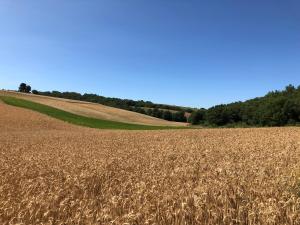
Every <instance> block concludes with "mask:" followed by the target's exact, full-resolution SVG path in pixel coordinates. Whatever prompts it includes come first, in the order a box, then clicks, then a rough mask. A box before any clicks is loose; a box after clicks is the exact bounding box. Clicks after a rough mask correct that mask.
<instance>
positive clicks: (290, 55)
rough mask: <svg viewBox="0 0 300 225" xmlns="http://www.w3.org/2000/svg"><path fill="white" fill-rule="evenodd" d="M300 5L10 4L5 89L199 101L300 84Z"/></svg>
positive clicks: (132, 0) (1, 43)
mask: <svg viewBox="0 0 300 225" xmlns="http://www.w3.org/2000/svg"><path fill="white" fill-rule="evenodd" d="M299 9H300V2H299V1H297V0H287V1H271V0H262V1H258V0H254V1H248V2H245V1H237V0H225V1H216V0H212V1H201V2H199V1H196V0H191V1H183V0H164V1H161V0H160V1H159V0H153V1H145V0H127V1H124V0H101V1H96V0H93V1H84V0H65V1H58V0H55V1H54V0H42V1H33V0H28V1H14V0H13V1H12V0H2V1H0V27H1V30H0V49H1V51H0V62H1V63H0V88H6V89H16V88H17V86H18V85H19V83H20V82H27V83H29V84H30V85H31V86H32V88H34V89H38V90H44V91H45V90H59V91H77V92H81V93H84V92H87V93H97V94H100V95H103V96H108V97H120V98H127V99H134V100H137V99H142V100H150V101H152V102H156V103H167V104H174V105H182V106H192V107H209V106H212V105H216V104H220V103H229V102H233V101H239V100H246V99H249V98H253V97H257V96H262V95H264V94H266V93H267V92H268V91H271V90H275V89H283V88H284V87H285V86H286V85H288V84H293V85H295V86H298V85H299V84H300V14H299Z"/></svg>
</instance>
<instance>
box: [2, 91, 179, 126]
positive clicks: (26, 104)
mask: <svg viewBox="0 0 300 225" xmlns="http://www.w3.org/2000/svg"><path fill="white" fill-rule="evenodd" d="M0 99H1V100H2V101H3V102H5V103H6V104H9V105H13V106H17V107H22V108H26V109H31V110H34V111H37V112H40V113H43V114H46V115H48V116H51V117H54V118H56V119H60V120H63V121H66V122H69V123H72V124H76V125H80V126H85V127H91V128H98V129H122V130H161V129H176V128H177V129H178V128H184V127H167V126H147V125H138V124H129V123H122V122H115V121H108V120H100V119H95V118H90V117H85V116H80V115H76V114H73V113H69V112H66V111H63V110H60V109H56V108H53V107H50V106H47V105H43V104H39V103H35V102H32V101H28V100H24V99H18V98H14V97H8V96H0Z"/></svg>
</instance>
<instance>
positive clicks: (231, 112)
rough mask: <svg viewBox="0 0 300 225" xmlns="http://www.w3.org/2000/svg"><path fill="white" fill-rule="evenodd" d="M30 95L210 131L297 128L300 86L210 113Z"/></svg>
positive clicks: (74, 96)
mask: <svg viewBox="0 0 300 225" xmlns="http://www.w3.org/2000/svg"><path fill="white" fill-rule="evenodd" d="M23 86H24V85H23ZM19 90H20V88H19ZM32 93H33V94H39V95H45V96H52V97H58V98H67V99H73V100H81V101H87V102H94V103H99V104H103V105H107V106H111V107H116V108H121V109H125V110H130V111H134V112H138V113H142V114H146V115H149V116H153V117H157V118H162V119H165V120H169V121H177V122H189V123H191V124H193V125H202V126H210V127H211V126H212V127H214V126H216V127H219V126H224V127H225V126H229V127H230V126H232V127H235V126H245V127H247V126H249V127H250V126H286V125H300V86H299V87H297V88H296V87H294V86H293V85H288V86H287V87H286V88H285V89H284V90H282V91H278V90H277V91H271V92H269V93H268V94H266V95H265V96H263V97H258V98H254V99H250V100H248V101H245V102H234V103H230V104H222V105H216V106H213V107H211V108H209V109H204V108H202V109H195V108H188V107H180V106H172V105H165V104H156V103H153V102H150V101H143V100H140V101H134V100H129V99H120V98H109V97H103V96H100V95H96V94H80V93H76V92H59V91H51V92H50V91H46V92H41V91H36V90H33V91H32Z"/></svg>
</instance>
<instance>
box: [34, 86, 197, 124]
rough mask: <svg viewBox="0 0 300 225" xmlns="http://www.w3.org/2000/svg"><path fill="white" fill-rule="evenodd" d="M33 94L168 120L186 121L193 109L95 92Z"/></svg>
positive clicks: (37, 92)
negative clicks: (90, 103) (106, 95)
mask: <svg viewBox="0 0 300 225" xmlns="http://www.w3.org/2000/svg"><path fill="white" fill-rule="evenodd" d="M32 93H33V94H39V95H44V96H50V97H57V98H66V99H72V100H80V101H86V102H93V103H99V104H102V105H107V106H111V107H115V108H120V109H125V110H130V111H133V112H137V113H142V114H145V115H149V116H153V117H156V118H161V119H164V120H168V121H176V122H187V118H186V116H185V114H186V112H192V111H193V109H191V108H185V107H180V106H173V105H165V104H156V103H153V102H150V101H143V100H139V101H134V100H130V99H120V98H109V97H104V96H100V95H97V94H87V93H85V94H80V93H77V92H59V91H45V92H42V91H37V90H32Z"/></svg>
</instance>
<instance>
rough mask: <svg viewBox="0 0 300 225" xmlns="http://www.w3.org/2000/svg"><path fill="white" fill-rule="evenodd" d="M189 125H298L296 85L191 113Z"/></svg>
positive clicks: (299, 93)
mask: <svg viewBox="0 0 300 225" xmlns="http://www.w3.org/2000/svg"><path fill="white" fill-rule="evenodd" d="M189 121H190V122H191V123H192V124H202V125H208V126H237V125H239V126H285V125H299V124H300V86H298V87H297V88H296V87H294V86H293V85H289V86H287V87H286V88H285V89H284V90H282V91H278V90H277V91H272V92H269V93H268V94H266V95H265V96H264V97H260V98H254V99H251V100H248V101H245V102H235V103H231V104H222V105H217V106H214V107H211V108H209V109H207V110H206V109H201V110H197V111H195V112H193V113H192V114H191V116H190V118H189Z"/></svg>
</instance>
